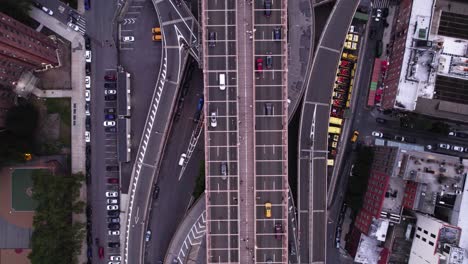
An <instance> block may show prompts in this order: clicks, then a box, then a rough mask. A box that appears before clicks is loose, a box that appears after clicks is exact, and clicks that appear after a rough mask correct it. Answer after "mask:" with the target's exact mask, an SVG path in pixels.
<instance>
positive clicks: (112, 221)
mask: <svg viewBox="0 0 468 264" xmlns="http://www.w3.org/2000/svg"><path fill="white" fill-rule="evenodd" d="M107 223H116V224H118V223H120V218H118V217H109V218H107Z"/></svg>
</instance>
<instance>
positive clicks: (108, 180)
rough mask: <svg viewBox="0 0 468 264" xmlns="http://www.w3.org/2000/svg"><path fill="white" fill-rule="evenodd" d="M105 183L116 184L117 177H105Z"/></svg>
mask: <svg viewBox="0 0 468 264" xmlns="http://www.w3.org/2000/svg"><path fill="white" fill-rule="evenodd" d="M107 183H113V184H118V183H119V179H117V178H108V179H107Z"/></svg>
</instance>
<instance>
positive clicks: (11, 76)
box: [0, 13, 59, 88]
mask: <svg viewBox="0 0 468 264" xmlns="http://www.w3.org/2000/svg"><path fill="white" fill-rule="evenodd" d="M58 65H59V60H58V54H57V45H56V43H55V42H54V41H53V40H52V39H50V38H48V37H47V36H46V35H44V34H42V33H39V32H36V31H35V30H34V29H32V28H30V27H28V26H26V25H24V24H22V23H20V22H19V21H17V20H15V19H13V18H11V17H9V16H7V15H5V14H3V13H0V66H1V68H0V86H3V87H6V88H13V87H15V86H16V84H17V82H18V80H19V78H20V76H21V74H22V73H23V72H25V71H34V70H41V69H47V68H50V67H55V66H58Z"/></svg>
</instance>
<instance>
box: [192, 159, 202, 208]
mask: <svg viewBox="0 0 468 264" xmlns="http://www.w3.org/2000/svg"><path fill="white" fill-rule="evenodd" d="M204 191H205V161H201V162H200V169H199V171H198V177H197V180H196V182H195V188H194V190H193V193H192V195H193V197H194V198H195V199H197V198H198V197H199V196H200V195H201V194H202V193H203V192H204Z"/></svg>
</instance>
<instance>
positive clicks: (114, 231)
mask: <svg viewBox="0 0 468 264" xmlns="http://www.w3.org/2000/svg"><path fill="white" fill-rule="evenodd" d="M107 234H108V235H109V236H120V231H119V230H109V231H107Z"/></svg>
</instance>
